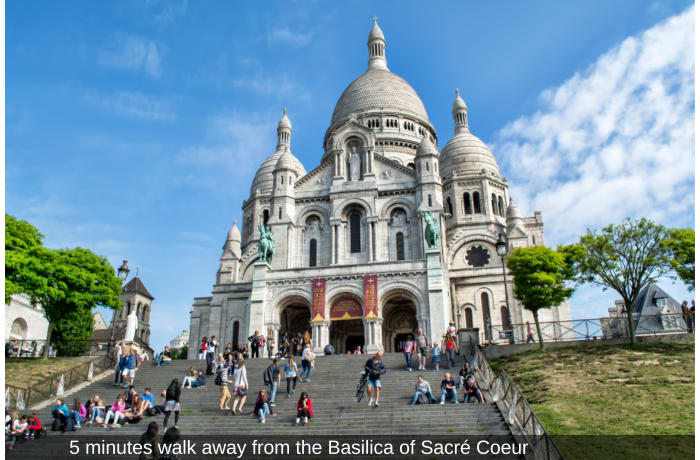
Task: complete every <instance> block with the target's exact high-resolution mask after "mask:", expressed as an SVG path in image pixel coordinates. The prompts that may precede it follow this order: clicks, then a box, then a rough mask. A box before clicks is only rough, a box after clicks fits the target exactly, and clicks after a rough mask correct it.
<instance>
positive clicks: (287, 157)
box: [275, 150, 306, 177]
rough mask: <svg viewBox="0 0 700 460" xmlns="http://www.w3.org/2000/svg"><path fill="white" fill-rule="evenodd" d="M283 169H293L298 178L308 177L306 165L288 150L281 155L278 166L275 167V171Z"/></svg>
mask: <svg viewBox="0 0 700 460" xmlns="http://www.w3.org/2000/svg"><path fill="white" fill-rule="evenodd" d="M281 168H286V169H291V170H292V171H294V172H296V173H297V177H302V176H305V175H306V169H305V168H304V165H303V164H301V161H299V159H298V158H297V157H295V156H294V155H292V152H289V151H286V150H285V151H284V152H283V153H282V155H280V157H279V159H278V160H277V164H276V165H275V169H281Z"/></svg>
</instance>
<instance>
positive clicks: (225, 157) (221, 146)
mask: <svg viewBox="0 0 700 460" xmlns="http://www.w3.org/2000/svg"><path fill="white" fill-rule="evenodd" d="M276 124H277V120H276V119H275V118H274V116H272V115H271V114H270V115H267V116H263V115H260V114H243V113H233V114H231V115H220V116H215V117H212V118H210V119H209V120H208V121H207V136H206V137H207V139H206V141H205V142H204V143H202V144H200V145H193V146H189V147H186V148H185V149H183V150H182V152H180V153H179V154H178V155H177V156H176V158H175V161H176V162H177V163H178V164H181V165H185V166H188V167H189V168H190V175H188V176H179V177H178V179H177V181H178V182H179V183H185V184H188V185H194V186H197V187H217V186H218V185H220V184H221V183H222V182H228V181H230V180H232V179H241V180H244V179H245V180H250V178H251V177H252V176H253V174H255V171H256V170H257V168H258V167H259V166H260V164H261V163H262V162H263V161H264V159H265V158H267V157H268V156H270V155H272V153H273V152H274V148H275V144H276V141H277V133H276V131H275V128H276Z"/></svg>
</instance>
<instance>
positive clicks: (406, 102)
mask: <svg viewBox="0 0 700 460" xmlns="http://www.w3.org/2000/svg"><path fill="white" fill-rule="evenodd" d="M378 110H385V111H388V112H399V113H404V114H406V115H411V116H413V117H416V118H418V119H419V120H421V121H424V122H428V121H429V120H428V114H427V113H426V111H425V106H423V101H421V100H420V97H418V94H417V93H416V91H415V90H414V89H413V88H412V87H411V85H409V84H408V83H407V82H406V80H404V79H403V78H401V77H399V76H398V75H396V74H395V73H392V72H390V71H389V70H388V69H381V68H375V69H372V68H370V69H369V70H367V72H365V73H363V74H362V75H360V76H359V77H358V78H356V79H355V81H353V82H352V83H350V85H349V86H348V87H347V88H346V89H345V91H343V94H342V95H341V96H340V99H338V103H337V104H336V105H335V110H333V117H332V118H331V126H335V125H336V124H338V123H340V122H342V121H344V120H345V119H346V118H348V117H349V116H350V114H351V113H356V114H361V113H365V112H370V111H378Z"/></svg>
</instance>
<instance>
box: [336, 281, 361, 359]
mask: <svg viewBox="0 0 700 460" xmlns="http://www.w3.org/2000/svg"><path fill="white" fill-rule="evenodd" d="M362 313H363V309H362V304H361V303H360V302H359V300H358V299H356V298H355V296H351V295H348V296H341V297H339V298H338V299H337V300H336V301H335V302H333V305H332V306H331V309H330V320H331V328H330V331H329V343H330V344H331V345H333V348H335V352H336V353H347V352H348V351H350V352H352V351H354V350H355V348H357V347H358V346H359V347H360V349H361V350H364V346H365V328H364V324H363V323H362Z"/></svg>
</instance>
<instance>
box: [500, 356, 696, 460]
mask: <svg viewBox="0 0 700 460" xmlns="http://www.w3.org/2000/svg"><path fill="white" fill-rule="evenodd" d="M694 359H695V346H694V344H667V343H654V344H636V345H635V346H634V347H633V348H630V347H629V346H628V345H590V346H583V347H570V348H562V349H555V350H544V351H543V352H538V351H535V352H527V353H521V354H517V355H513V356H508V357H503V358H498V359H495V360H492V361H491V365H492V366H493V367H494V369H495V370H497V369H500V368H504V369H505V370H506V371H507V372H508V374H509V375H510V376H511V378H512V379H513V380H514V381H515V382H516V383H517V384H518V385H519V386H520V387H521V388H522V390H523V392H524V393H525V396H526V397H527V399H528V401H529V402H530V404H531V405H532V407H533V409H534V410H535V413H536V414H537V416H538V417H539V418H540V421H541V422H542V423H543V424H544V426H545V428H546V429H547V431H548V432H549V433H550V434H551V435H615V436H608V437H607V438H605V444H606V445H605V446H602V444H601V447H600V449H596V446H597V445H598V444H599V443H601V442H603V441H602V440H603V438H601V437H596V438H586V437H583V436H564V437H557V443H558V445H559V447H560V449H562V451H563V453H564V455H565V456H566V457H567V458H572V459H573V458H673V457H675V458H690V457H685V454H687V455H692V450H691V451H690V452H688V451H687V450H686V447H687V443H684V442H683V441H682V440H681V439H680V438H670V437H664V441H663V442H664V443H666V444H669V445H673V444H675V445H676V447H675V448H673V449H671V451H669V450H668V449H658V447H659V446H658V444H659V439H658V438H657V439H656V440H654V439H652V438H651V437H650V436H647V437H645V438H639V437H633V438H629V437H627V438H625V437H624V436H617V435H627V436H629V435H694V434H695V430H694V423H695V413H694V406H695V371H694ZM647 443H648V444H647ZM645 444H647V445H645ZM654 445H655V446H656V447H657V448H655V449H653V452H654V453H652V452H651V451H650V450H649V449H651V448H652V447H653V446H654ZM611 446H612V447H614V452H610V451H611V450H613V449H611ZM603 447H604V448H603ZM678 449H680V450H678ZM608 454H614V455H610V456H609V457H606V456H605V455H608ZM667 454H671V455H672V457H667V456H666V455H667ZM654 455H658V456H656V457H655V456H654Z"/></svg>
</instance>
